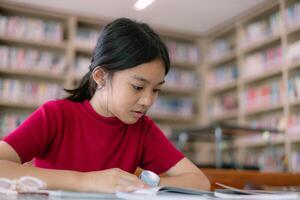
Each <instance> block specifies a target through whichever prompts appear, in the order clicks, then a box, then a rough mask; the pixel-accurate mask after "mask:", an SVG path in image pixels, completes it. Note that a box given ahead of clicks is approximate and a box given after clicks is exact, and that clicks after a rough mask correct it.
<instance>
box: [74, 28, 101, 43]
mask: <svg viewBox="0 0 300 200" xmlns="http://www.w3.org/2000/svg"><path fill="white" fill-rule="evenodd" d="M99 34H100V30H98V29H93V28H85V27H79V28H78V29H77V32H76V38H75V40H76V44H77V45H79V46H84V47H88V48H94V47H95V45H96V43H97V39H98V37H99Z"/></svg>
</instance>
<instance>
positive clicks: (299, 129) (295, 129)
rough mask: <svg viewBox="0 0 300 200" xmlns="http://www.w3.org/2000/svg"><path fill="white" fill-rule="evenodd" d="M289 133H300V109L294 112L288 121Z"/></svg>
mask: <svg viewBox="0 0 300 200" xmlns="http://www.w3.org/2000/svg"><path fill="white" fill-rule="evenodd" d="M287 126H288V129H287V132H288V133H289V134H296V135H300V111H298V112H294V113H292V114H291V115H290V116H289V118H288V122H287Z"/></svg>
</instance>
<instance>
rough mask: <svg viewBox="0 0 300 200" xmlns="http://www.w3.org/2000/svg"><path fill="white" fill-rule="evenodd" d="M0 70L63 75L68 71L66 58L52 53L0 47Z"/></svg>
mask: <svg viewBox="0 0 300 200" xmlns="http://www.w3.org/2000/svg"><path fill="white" fill-rule="evenodd" d="M0 57H1V59H0V68H2V69H16V70H17V69H22V70H34V71H37V72H50V73H53V74H63V73H64V71H65V70H66V60H65V57H64V56H62V55H61V54H59V53H56V52H51V51H46V50H44V51H39V50H36V49H30V48H26V49H25V48H19V47H10V46H4V45H0Z"/></svg>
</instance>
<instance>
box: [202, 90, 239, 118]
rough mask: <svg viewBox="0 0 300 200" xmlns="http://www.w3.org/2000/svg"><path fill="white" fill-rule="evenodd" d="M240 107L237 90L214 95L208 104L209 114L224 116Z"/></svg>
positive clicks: (211, 115)
mask: <svg viewBox="0 0 300 200" xmlns="http://www.w3.org/2000/svg"><path fill="white" fill-rule="evenodd" d="M237 108H238V99H237V94H236V92H228V93H225V94H222V95H218V96H215V97H213V98H212V99H211V100H210V101H209V104H208V116H210V117H218V116H224V115H226V113H228V112H230V111H235V110H237Z"/></svg>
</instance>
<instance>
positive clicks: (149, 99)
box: [139, 91, 157, 107]
mask: <svg viewBox="0 0 300 200" xmlns="http://www.w3.org/2000/svg"><path fill="white" fill-rule="evenodd" d="M156 96H157V95H156V94H155V93H154V92H152V91H151V92H145V93H144V94H143V96H142V97H141V98H140V99H139V104H140V105H142V106H145V107H150V106H151V105H152V104H153V103H154V101H155V99H156Z"/></svg>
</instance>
